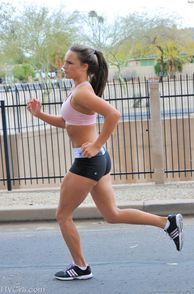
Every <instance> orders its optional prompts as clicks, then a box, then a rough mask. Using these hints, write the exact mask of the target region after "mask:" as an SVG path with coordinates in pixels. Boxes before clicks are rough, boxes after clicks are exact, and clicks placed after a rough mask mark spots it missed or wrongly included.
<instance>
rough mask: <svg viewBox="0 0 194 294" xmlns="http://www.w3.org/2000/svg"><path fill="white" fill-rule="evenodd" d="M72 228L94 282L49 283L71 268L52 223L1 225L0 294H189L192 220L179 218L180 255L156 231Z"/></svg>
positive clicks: (98, 225)
mask: <svg viewBox="0 0 194 294" xmlns="http://www.w3.org/2000/svg"><path fill="white" fill-rule="evenodd" d="M76 223H77V227H78V230H79V232H80V236H81V240H82V246H83V249H84V252H85V256H86V259H87V261H88V263H89V264H90V265H91V267H92V272H93V275H94V278H93V279H91V280H87V281H68V282H67V281H58V280H55V279H54V273H55V272H56V271H59V270H62V269H65V267H66V266H67V265H68V264H69V263H71V257H70V255H69V253H68V250H67V248H66V245H65V244H64V241H63V239H62V236H61V234H60V230H59V227H58V225H57V224H56V222H34V223H8V224H3V223H2V224H1V225H0V240H1V242H0V293H45V294H51V293H52V294H53V293H57V294H62V293H63V294H70V293H71V294H74V293H75V294H81V293H83V294H85V293H91V294H109V293H113V294H125V293H126V294H150V293H160V294H166V293H168V294H175V293H176V294H177V293H178V294H179V293H181V294H186V293H187V294H188V293H189V294H190V293H194V278H193V277H194V274H193V268H194V254H193V243H194V241H193V240H194V218H191V217H185V218H184V235H185V243H184V247H183V250H182V251H181V252H178V251H176V249H175V245H174V243H173V241H172V240H170V238H169V237H168V236H167V235H166V234H165V233H164V232H163V230H161V229H158V228H155V227H149V226H136V225H110V224H106V223H104V222H103V221H101V220H90V221H87V222H83V221H79V222H76Z"/></svg>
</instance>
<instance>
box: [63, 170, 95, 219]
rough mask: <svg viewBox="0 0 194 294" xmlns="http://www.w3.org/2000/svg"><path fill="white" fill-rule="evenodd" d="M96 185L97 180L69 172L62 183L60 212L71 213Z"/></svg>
mask: <svg viewBox="0 0 194 294" xmlns="http://www.w3.org/2000/svg"><path fill="white" fill-rule="evenodd" d="M94 185H96V181H94V180H91V179H89V178H86V177H82V176H79V175H76V174H73V173H71V172H68V173H67V174H66V176H65V177H64V179H63V181H62V183H61V189H60V199H59V205H58V213H59V212H62V213H63V214H65V216H66V217H67V216H68V215H71V214H72V212H73V211H74V210H75V208H77V207H78V206H79V205H80V204H81V203H82V202H83V201H84V199H85V198H86V196H87V195H88V193H89V192H90V191H91V189H92V188H93V187H94Z"/></svg>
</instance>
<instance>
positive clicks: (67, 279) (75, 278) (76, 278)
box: [55, 273, 93, 281]
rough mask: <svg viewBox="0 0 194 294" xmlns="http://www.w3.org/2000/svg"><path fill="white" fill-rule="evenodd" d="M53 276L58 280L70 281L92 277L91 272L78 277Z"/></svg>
mask: <svg viewBox="0 0 194 294" xmlns="http://www.w3.org/2000/svg"><path fill="white" fill-rule="evenodd" d="M55 278H56V279H57V280H60V281H72V280H88V279H91V278H93V274H92V273H91V274H89V275H84V276H79V277H69V278H63V277H56V276H55Z"/></svg>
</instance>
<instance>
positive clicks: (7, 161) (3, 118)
mask: <svg viewBox="0 0 194 294" xmlns="http://www.w3.org/2000/svg"><path fill="white" fill-rule="evenodd" d="M0 102H1V114H2V126H3V141H4V152H5V167H6V176H7V179H6V181H7V189H8V191H11V190H12V186H11V176H10V152H9V145H8V136H7V123H6V113H5V102H4V101H3V100H1V101H0Z"/></svg>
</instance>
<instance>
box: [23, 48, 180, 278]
mask: <svg viewBox="0 0 194 294" xmlns="http://www.w3.org/2000/svg"><path fill="white" fill-rule="evenodd" d="M64 73H65V77H66V78H68V79H71V80H72V81H73V83H74V86H73V87H72V91H71V93H70V95H69V96H68V97H67V99H66V100H65V101H64V103H63V105H62V108H61V115H60V116H53V115H50V114H46V113H44V112H43V111H42V110H41V103H40V101H39V100H38V99H32V100H30V101H29V102H28V104H27V109H28V110H29V111H30V112H31V113H32V115H34V116H35V117H37V118H39V119H41V120H43V121H44V122H46V123H48V124H50V125H52V126H55V127H58V128H65V129H66V131H67V134H68V136H69V137H70V140H71V142H72V146H73V151H74V157H75V159H74V162H73V165H72V166H71V168H70V170H69V172H68V173H67V174H66V175H65V177H64V179H63V181H62V184H61V189H60V200H59V205H58V209H57V213H56V218H57V221H58V223H59V226H60V229H61V233H62V235H63V238H64V240H65V242H66V244H67V247H68V249H69V251H70V253H71V256H72V259H73V263H72V264H71V265H70V266H69V267H68V268H67V269H65V270H62V271H59V272H57V273H56V274H55V277H56V278H57V279H59V280H73V279H90V278H92V276H93V274H92V271H91V268H90V266H89V265H88V263H87V262H86V260H85V258H84V254H83V252H82V249H81V244H80V237H79V234H78V231H77V229H76V226H75V224H74V222H73V219H72V215H73V211H74V210H75V209H76V208H77V207H78V206H79V205H80V204H81V203H82V202H83V201H84V199H85V198H86V196H87V195H88V193H89V192H90V193H91V195H92V198H93V200H94V202H95V204H96V206H97V208H98V209H99V211H100V212H101V214H102V216H103V217H104V219H105V220H106V221H107V222H109V223H127V224H139V225H151V226H155V227H159V228H161V229H163V230H164V231H166V232H167V233H168V234H169V236H170V237H171V238H172V239H173V241H174V242H175V245H176V248H177V250H178V251H180V250H181V249H182V245H183V235H182V228H183V223H182V215H181V214H177V215H169V216H168V217H161V216H158V215H154V214H149V213H146V212H143V211H141V210H136V209H119V208H118V207H117V206H116V204H115V198H114V192H113V188H112V185H111V177H110V170H111V159H110V157H109V154H108V152H107V150H106V148H105V143H106V141H107V140H108V138H109V137H110V135H111V133H112V132H113V130H114V128H115V126H116V125H117V123H118V120H119V117H120V114H119V112H118V110H116V109H115V108H114V107H113V106H111V105H110V104H109V103H107V102H106V101H105V100H103V99H102V98H101V96H102V94H103V91H104V88H105V85H106V82H107V77H108V66H107V63H106V60H105V58H104V56H103V54H102V53H101V52H100V51H98V50H94V49H92V48H88V47H84V46H81V45H74V46H72V47H71V48H70V49H69V50H68V51H67V53H66V55H65V61H64ZM97 114H100V115H102V116H103V117H104V124H103V128H102V130H101V132H100V134H98V133H97V131H96V115H97Z"/></svg>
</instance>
